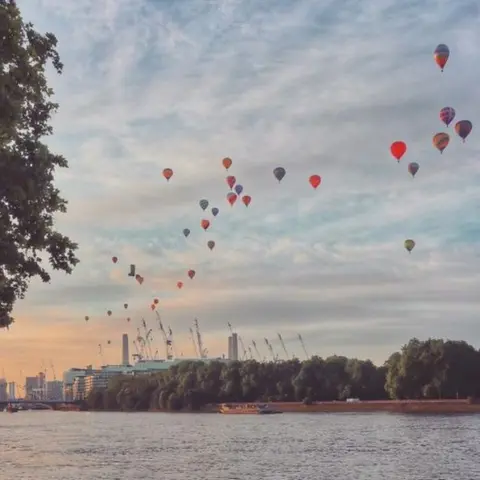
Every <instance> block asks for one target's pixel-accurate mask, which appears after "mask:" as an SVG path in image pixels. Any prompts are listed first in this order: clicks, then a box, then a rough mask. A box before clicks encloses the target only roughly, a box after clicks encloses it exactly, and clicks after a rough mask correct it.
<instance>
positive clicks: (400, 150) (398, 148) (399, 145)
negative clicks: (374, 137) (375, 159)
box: [390, 141, 407, 162]
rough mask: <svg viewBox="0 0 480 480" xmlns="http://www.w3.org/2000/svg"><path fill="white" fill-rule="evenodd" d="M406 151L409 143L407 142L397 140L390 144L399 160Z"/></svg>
mask: <svg viewBox="0 0 480 480" xmlns="http://www.w3.org/2000/svg"><path fill="white" fill-rule="evenodd" d="M406 151H407V144H406V143H405V142H402V141H397V142H393V143H392V144H391V145H390V152H392V155H393V156H394V157H395V158H396V159H397V162H399V161H400V159H401V158H402V157H403V156H404V155H405V152H406Z"/></svg>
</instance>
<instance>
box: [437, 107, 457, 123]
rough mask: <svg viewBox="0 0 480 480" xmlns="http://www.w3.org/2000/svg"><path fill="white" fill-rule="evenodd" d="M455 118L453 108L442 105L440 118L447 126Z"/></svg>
mask: <svg viewBox="0 0 480 480" xmlns="http://www.w3.org/2000/svg"><path fill="white" fill-rule="evenodd" d="M454 118H455V109H454V108H452V107H443V108H442V109H441V110H440V120H441V121H442V122H443V123H444V124H445V125H446V126H447V127H448V126H449V125H450V123H451V122H453V119H454Z"/></svg>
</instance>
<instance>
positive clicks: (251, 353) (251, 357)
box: [248, 345, 255, 360]
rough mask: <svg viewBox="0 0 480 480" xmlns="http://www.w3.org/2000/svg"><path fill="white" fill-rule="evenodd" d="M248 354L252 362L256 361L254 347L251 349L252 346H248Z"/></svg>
mask: <svg viewBox="0 0 480 480" xmlns="http://www.w3.org/2000/svg"><path fill="white" fill-rule="evenodd" d="M248 353H249V354H250V357H249V358H250V360H255V359H254V358H253V352H252V347H251V346H250V345H249V346H248Z"/></svg>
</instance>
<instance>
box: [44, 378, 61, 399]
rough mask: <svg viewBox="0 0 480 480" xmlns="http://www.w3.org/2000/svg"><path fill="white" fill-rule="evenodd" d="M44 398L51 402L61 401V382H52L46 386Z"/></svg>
mask: <svg viewBox="0 0 480 480" xmlns="http://www.w3.org/2000/svg"><path fill="white" fill-rule="evenodd" d="M46 398H47V400H52V401H61V400H63V382H61V381H60V380H52V381H49V382H47V385H46Z"/></svg>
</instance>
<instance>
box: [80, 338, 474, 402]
mask: <svg viewBox="0 0 480 480" xmlns="http://www.w3.org/2000/svg"><path fill="white" fill-rule="evenodd" d="M479 395H480V352H479V351H477V350H475V349H474V348H473V347H472V346H470V345H468V344H467V343H465V342H454V341H443V340H434V339H429V340H427V341H424V342H422V341H420V340H418V339H416V338H414V339H412V340H410V342H409V343H408V344H407V345H405V346H403V347H402V349H401V351H400V352H396V353H394V354H392V355H391V356H390V358H389V359H388V361H387V362H385V364H384V365H383V366H381V367H376V366H375V365H374V364H373V363H372V362H371V361H369V360H366V361H362V360H357V359H350V358H346V357H341V356H333V357H328V358H326V359H322V358H319V357H313V358H311V359H310V360H308V361H305V362H300V361H298V360H289V361H284V362H277V363H273V362H272V363H259V362H256V361H254V360H248V361H245V362H229V363H223V362H219V361H212V362H208V363H206V362H202V361H185V362H181V363H179V364H176V365H173V366H172V367H170V369H169V370H168V371H165V372H161V373H155V374H151V375H138V376H133V377H131V376H118V377H114V378H113V379H112V380H111V382H110V384H109V386H108V388H107V390H104V391H101V390H97V391H93V392H91V393H90V395H89V397H88V399H87V403H88V406H89V408H92V409H106V410H126V411H135V410H148V409H168V410H182V409H188V410H198V409H200V408H202V407H203V406H204V405H206V404H210V403H222V402H255V401H260V402H275V401H282V402H292V401H303V402H304V403H311V402H315V401H332V400H345V399H346V398H348V397H357V398H360V399H361V400H386V399H389V398H391V399H440V398H442V399H447V398H466V397H469V396H471V397H477V396H479Z"/></svg>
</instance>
